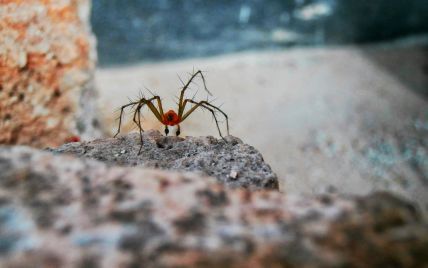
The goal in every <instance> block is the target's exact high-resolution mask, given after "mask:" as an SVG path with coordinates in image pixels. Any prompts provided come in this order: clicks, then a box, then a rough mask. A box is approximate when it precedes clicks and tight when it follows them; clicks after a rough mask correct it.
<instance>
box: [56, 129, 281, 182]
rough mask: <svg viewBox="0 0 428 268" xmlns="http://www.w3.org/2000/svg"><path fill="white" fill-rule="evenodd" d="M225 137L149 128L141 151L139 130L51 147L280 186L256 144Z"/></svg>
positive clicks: (104, 158) (109, 159)
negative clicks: (183, 134) (170, 133)
mask: <svg viewBox="0 0 428 268" xmlns="http://www.w3.org/2000/svg"><path fill="white" fill-rule="evenodd" d="M225 139H226V141H224V140H221V139H216V138H214V137H211V136H209V137H199V138H196V137H186V138H181V137H170V136H168V137H165V136H163V135H162V134H161V133H160V132H159V131H146V132H144V133H143V149H142V152H141V154H140V155H138V150H139V148H140V136H139V134H137V133H134V134H128V135H126V136H123V137H119V138H108V139H98V140H94V141H90V142H81V143H67V144H64V145H62V146H60V147H59V148H56V149H50V150H51V151H53V152H55V153H69V154H74V155H77V156H79V157H88V158H93V159H97V160H100V161H103V162H106V163H108V164H109V165H124V166H141V167H147V168H160V169H168V170H177V171H192V172H194V171H199V172H201V173H203V174H205V175H208V176H213V177H216V178H217V179H218V180H219V181H221V182H223V183H226V184H227V185H229V186H231V187H245V188H251V189H278V178H277V176H276V174H275V173H273V172H272V170H271V168H270V166H269V165H268V164H266V163H265V162H264V161H263V157H262V155H261V154H260V153H259V152H258V151H257V150H256V149H255V148H253V147H252V146H249V145H247V144H244V143H242V141H241V140H239V139H238V138H235V137H232V136H228V137H226V138H225ZM231 175H232V176H231Z"/></svg>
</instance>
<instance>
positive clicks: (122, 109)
mask: <svg viewBox="0 0 428 268" xmlns="http://www.w3.org/2000/svg"><path fill="white" fill-rule="evenodd" d="M138 103H140V102H139V101H136V102H131V103H128V104H126V105H123V106H122V107H120V115H119V127H118V128H117V133H116V134H115V135H114V136H113V137H114V138H116V136H117V135H118V134H119V133H120V126H121V125H122V115H123V111H124V110H125V108H127V107H129V106H131V105H132V106H133V105H135V104H138Z"/></svg>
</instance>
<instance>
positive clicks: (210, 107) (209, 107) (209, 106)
mask: <svg viewBox="0 0 428 268" xmlns="http://www.w3.org/2000/svg"><path fill="white" fill-rule="evenodd" d="M188 102H190V103H193V104H195V106H193V107H192V108H191V109H190V110H189V111H187V112H186V113H185V114H184V115H183V117H182V118H181V121H184V120H185V119H186V118H187V117H188V116H189V115H191V114H192V113H193V112H194V111H195V110H196V109H197V108H199V107H202V108H205V109H207V110H208V111H210V112H211V114H212V115H213V117H214V120H215V123H216V126H217V130H218V133H219V134H220V137H222V138H223V139H224V137H223V135H222V134H221V130H220V125H219V123H218V119H217V116H216V114H215V111H216V110H217V111H219V112H220V113H221V114H223V116H224V117H225V118H226V126H227V135H229V119H228V117H227V114H226V113H225V112H223V111H222V110H221V109H220V108H218V107H216V106H214V105H212V104H210V103H209V102H207V101H200V102H196V101H194V100H191V99H185V100H184V105H186V104H187V103H188Z"/></svg>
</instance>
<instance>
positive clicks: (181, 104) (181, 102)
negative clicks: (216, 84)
mask: <svg viewBox="0 0 428 268" xmlns="http://www.w3.org/2000/svg"><path fill="white" fill-rule="evenodd" d="M198 74H199V75H200V76H201V79H202V82H203V83H204V89H205V90H206V91H207V92H208V94H210V95H212V94H211V92H210V91H209V90H208V88H207V85H206V82H205V77H204V75H203V74H202V71H201V70H198V71H197V72H196V73H194V74H193V75H192V76H191V77H190V79H189V81H187V83H186V84H185V85H184V87H183V89H182V90H181V92H180V100H179V102H178V115H179V116H180V117H181V116H182V115H183V113H184V105H185V104H184V93H185V91H186V89H187V88H188V87H189V86H190V84H191V83H192V81H193V79H194V78H195V77H196V76H197V75H198Z"/></svg>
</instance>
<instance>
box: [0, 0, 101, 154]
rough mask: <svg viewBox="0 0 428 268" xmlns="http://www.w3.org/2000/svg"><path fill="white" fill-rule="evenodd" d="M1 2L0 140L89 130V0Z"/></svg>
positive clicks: (37, 142)
mask: <svg viewBox="0 0 428 268" xmlns="http://www.w3.org/2000/svg"><path fill="white" fill-rule="evenodd" d="M0 4H1V5H0V143H6V144H29V145H33V146H37V147H44V146H55V145H59V144H62V143H63V142H64V141H66V140H68V139H70V138H72V137H73V136H75V135H83V137H89V136H92V135H94V134H95V131H94V125H95V126H96V125H97V122H96V120H95V117H94V107H92V106H91V104H90V99H91V95H92V92H91V91H92V78H93V71H94V68H95V61H96V53H95V50H94V47H95V46H94V45H95V42H94V38H93V37H92V35H91V33H90V29H89V24H88V19H89V7H90V1H88V0H60V1H58V0H55V1H49V0H25V1H22V0H0ZM83 115H84V116H83Z"/></svg>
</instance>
